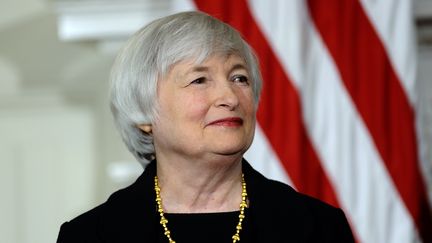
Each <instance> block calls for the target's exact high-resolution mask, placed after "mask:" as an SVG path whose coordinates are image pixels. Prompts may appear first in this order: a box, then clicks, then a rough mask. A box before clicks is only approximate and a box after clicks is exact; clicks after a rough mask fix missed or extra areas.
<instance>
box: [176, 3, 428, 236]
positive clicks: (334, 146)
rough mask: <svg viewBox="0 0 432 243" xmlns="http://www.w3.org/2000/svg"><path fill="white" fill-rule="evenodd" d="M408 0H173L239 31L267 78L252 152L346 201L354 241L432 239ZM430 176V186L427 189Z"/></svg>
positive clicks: (312, 188) (274, 174) (287, 177)
mask: <svg viewBox="0 0 432 243" xmlns="http://www.w3.org/2000/svg"><path fill="white" fill-rule="evenodd" d="M411 5H412V3H411V1H409V0H380V1H376V0H272V1H268V0H249V1H248V0H217V1H206V0H195V1H193V0H179V1H177V6H176V9H177V10H179V11H180V10H192V9H195V10H200V11H204V12H207V13H209V14H210V15H212V16H215V17H217V18H219V19H221V20H222V21H224V22H226V23H229V24H230V25H231V26H233V27H234V28H236V29H237V30H238V31H239V32H241V34H242V36H243V37H244V38H245V40H246V41H247V42H248V43H249V44H250V45H251V46H252V47H253V48H254V50H255V51H256V53H257V55H258V57H259V59H260V65H261V71H262V74H263V80H264V88H263V92H262V95H261V100H260V107H259V110H258V114H257V120H258V124H257V131H256V135H255V140H254V143H253V145H252V147H251V148H250V150H249V151H248V152H247V154H246V158H247V159H248V161H249V162H250V163H251V164H252V165H253V166H254V167H255V168H256V169H258V170H259V171H261V172H262V173H264V174H265V175H266V176H268V177H270V178H274V179H277V180H280V181H283V182H286V183H288V184H290V185H291V186H292V187H294V188H295V189H296V190H298V191H300V192H303V193H305V194H308V195H311V196H314V197H317V198H320V199H321V200H323V201H325V202H328V203H330V204H332V205H334V206H337V207H341V208H342V209H343V210H344V211H345V213H346V215H347V217H348V220H349V222H350V224H351V227H352V229H353V231H354V234H355V238H356V241H357V242H377V243H384V242H386V243H387V242H395V243H396V242H401V243H407V242H432V214H431V201H432V200H431V198H432V193H430V192H431V191H432V190H431V188H430V187H431V185H432V183H431V182H432V175H431V174H427V173H426V171H427V168H426V166H427V165H429V166H430V164H428V163H430V161H429V162H428V161H425V159H422V156H420V153H419V151H420V149H419V148H420V147H421V146H420V145H419V144H420V142H419V141H420V140H419V135H420V134H418V132H417V128H416V112H415V102H416V94H415V90H414V84H415V78H416V43H415V33H414V26H413V14H412V6H411ZM428 187H429V188H428Z"/></svg>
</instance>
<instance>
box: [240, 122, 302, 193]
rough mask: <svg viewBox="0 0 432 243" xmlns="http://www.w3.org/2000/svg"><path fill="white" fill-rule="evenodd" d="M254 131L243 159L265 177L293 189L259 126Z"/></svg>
mask: <svg viewBox="0 0 432 243" xmlns="http://www.w3.org/2000/svg"><path fill="white" fill-rule="evenodd" d="M255 129H256V130H255V138H254V141H253V143H252V145H251V147H250V148H249V150H248V151H247V152H246V153H245V159H246V160H248V161H249V162H250V163H251V165H252V166H253V167H254V169H256V170H258V171H259V172H261V173H262V174H263V175H265V176H266V177H268V178H270V179H273V180H277V181H281V182H284V183H286V184H288V185H290V186H292V187H293V188H295V186H294V184H293V183H292V182H291V179H290V178H289V176H288V174H287V173H286V171H285V169H284V168H283V166H282V164H281V162H280V160H279V159H278V158H277V155H276V153H275V152H274V151H273V149H272V147H271V145H270V144H269V142H268V141H267V138H266V136H265V134H264V133H263V131H262V130H261V127H260V126H259V124H257V126H256V128H255Z"/></svg>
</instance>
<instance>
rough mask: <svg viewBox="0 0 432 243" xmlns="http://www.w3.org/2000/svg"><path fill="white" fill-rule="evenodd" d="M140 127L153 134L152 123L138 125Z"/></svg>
mask: <svg viewBox="0 0 432 243" xmlns="http://www.w3.org/2000/svg"><path fill="white" fill-rule="evenodd" d="M138 128H139V129H141V130H142V131H143V132H145V133H150V134H151V132H152V125H150V124H142V125H138Z"/></svg>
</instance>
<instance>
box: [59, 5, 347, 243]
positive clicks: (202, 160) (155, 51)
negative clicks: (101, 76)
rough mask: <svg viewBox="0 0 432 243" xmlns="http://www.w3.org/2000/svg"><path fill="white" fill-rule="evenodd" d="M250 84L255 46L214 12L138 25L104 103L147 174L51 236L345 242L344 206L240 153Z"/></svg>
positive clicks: (249, 134)
mask: <svg viewBox="0 0 432 243" xmlns="http://www.w3.org/2000/svg"><path fill="white" fill-rule="evenodd" d="M260 90H261V77H260V72H259V69H258V63H257V60H256V59H255V56H254V54H253V51H252V50H251V48H250V47H249V46H248V44H247V43H246V42H245V41H244V40H243V39H242V38H241V37H240V35H239V33H238V32H237V31H235V30H234V29H233V28H232V27H230V26H228V25H226V24H224V23H222V22H221V21H219V20H217V19H215V18H213V17H210V16H208V15H206V14H203V13H200V12H184V13H178V14H175V15H171V16H167V17H164V18H161V19H158V20H156V21H153V22H152V23H150V24H148V25H147V26H145V27H144V28H142V29H141V30H139V31H138V32H137V33H136V34H135V35H134V36H133V37H132V38H131V39H130V40H129V41H128V43H127V44H126V46H125V47H124V48H123V50H122V51H121V52H120V54H119V56H118V57H117V59H116V62H115V64H114V66H113V71H112V87H111V108H112V112H113V115H114V119H115V122H116V124H117V126H118V129H119V131H120V133H121V135H122V137H123V140H124V141H125V143H126V145H127V146H128V148H129V150H130V151H131V152H132V153H133V154H134V155H135V157H136V158H137V159H138V160H139V161H140V162H141V163H142V164H143V166H145V171H144V173H143V174H142V175H141V176H140V177H139V178H138V179H137V181H136V182H135V183H133V184H132V185H131V186H129V187H127V188H125V189H122V190H120V191H117V192H115V193H114V194H112V195H111V196H110V198H109V199H108V200H107V202H105V203H103V204H102V205H100V206H98V207H96V208H94V209H92V210H90V211H89V212H87V213H84V214H83V215H81V216H79V217H77V218H75V219H73V220H72V221H70V222H67V223H64V224H63V225H62V227H61V230H60V233H59V236H58V240H57V242H180V243H181V242H353V236H352V233H351V230H350V228H349V225H348V223H347V220H346V218H345V216H344V214H343V212H342V210H340V209H336V208H333V207H331V206H329V205H327V204H325V203H323V202H321V201H319V200H316V199H313V198H310V197H308V196H305V195H302V194H300V193H297V192H295V191H294V190H293V189H292V188H291V187H289V186H288V185H285V184H282V183H279V182H276V181H272V180H269V179H266V178H265V177H264V176H262V175H261V174H259V173H258V172H257V171H255V170H254V169H253V168H252V167H251V166H250V165H249V164H248V162H247V161H245V160H244V159H243V154H244V153H245V152H246V150H247V149H248V148H249V146H250V145H251V143H252V140H253V136H254V129H255V123H256V118H255V115H256V111H257V106H258V101H259V95H260ZM263 162H264V161H263Z"/></svg>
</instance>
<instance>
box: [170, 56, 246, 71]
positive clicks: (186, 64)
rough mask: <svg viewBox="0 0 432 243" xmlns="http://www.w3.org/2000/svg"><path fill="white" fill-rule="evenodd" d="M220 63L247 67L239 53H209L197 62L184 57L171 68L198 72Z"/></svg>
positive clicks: (228, 65) (229, 66) (227, 65)
mask: <svg viewBox="0 0 432 243" xmlns="http://www.w3.org/2000/svg"><path fill="white" fill-rule="evenodd" d="M216 63H218V64H222V65H224V67H226V68H232V67H233V66H235V68H236V69H241V68H242V69H246V70H247V69H248V68H247V66H246V62H245V60H244V58H242V57H240V56H239V55H234V54H230V55H218V54H216V55H211V56H209V57H208V58H206V59H205V60H203V61H201V62H199V60H197V59H186V60H183V61H180V62H178V63H176V64H174V65H173V66H172V68H171V70H176V71H183V72H194V71H196V72H200V71H208V70H209V69H211V68H212V67H214V64H216Z"/></svg>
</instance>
